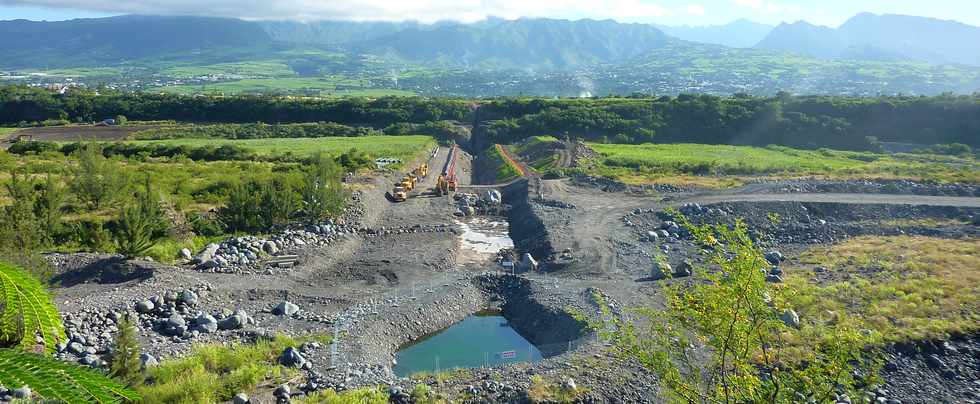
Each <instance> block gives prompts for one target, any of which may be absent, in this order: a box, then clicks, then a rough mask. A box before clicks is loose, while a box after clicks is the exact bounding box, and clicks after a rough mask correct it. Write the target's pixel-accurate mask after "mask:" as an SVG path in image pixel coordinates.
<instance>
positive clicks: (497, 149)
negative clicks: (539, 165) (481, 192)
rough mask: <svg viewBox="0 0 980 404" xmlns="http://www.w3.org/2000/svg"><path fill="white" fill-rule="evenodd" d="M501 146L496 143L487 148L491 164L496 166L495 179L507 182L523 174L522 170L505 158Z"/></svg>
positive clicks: (498, 181)
mask: <svg viewBox="0 0 980 404" xmlns="http://www.w3.org/2000/svg"><path fill="white" fill-rule="evenodd" d="M501 147H502V146H500V145H494V147H493V148H491V149H489V150H487V158H488V159H490V164H491V165H492V166H493V167H496V176H495V179H496V181H497V183H501V182H507V181H510V180H512V179H514V178H517V177H520V176H521V172H520V171H519V170H518V169H517V167H515V166H514V163H513V162H511V161H510V160H508V159H506V158H504V155H503V154H502V152H501V150H502V149H501Z"/></svg>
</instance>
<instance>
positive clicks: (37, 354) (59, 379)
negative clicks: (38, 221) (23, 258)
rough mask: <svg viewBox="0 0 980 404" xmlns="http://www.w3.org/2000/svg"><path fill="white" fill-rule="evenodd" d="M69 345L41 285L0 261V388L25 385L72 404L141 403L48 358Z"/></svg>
mask: <svg viewBox="0 0 980 404" xmlns="http://www.w3.org/2000/svg"><path fill="white" fill-rule="evenodd" d="M65 340H66V338H65V333H64V326H63V325H62V323H61V315H60V314H59V313H58V308H57V307H56V306H55V304H54V301H52V300H51V297H50V295H49V294H48V292H47V291H46V290H45V288H44V286H43V285H42V284H41V282H39V281H38V280H37V279H35V278H34V277H33V276H32V275H30V274H29V273H28V272H27V271H25V270H23V269H21V268H18V267H15V266H13V265H9V264H6V263H3V262H0V384H2V385H5V386H25V385H26V386H29V387H30V388H32V389H33V390H34V391H36V392H37V394H38V395H39V396H40V397H42V398H45V399H48V400H56V401H64V402H70V403H117V402H122V401H123V400H129V401H134V400H139V396H138V395H137V394H135V393H134V392H133V391H131V390H129V389H127V388H126V387H123V385H122V384H120V383H119V382H116V381H115V380H112V379H110V378H108V377H106V376H105V375H104V374H102V373H100V372H98V371H95V370H92V369H89V368H84V367H81V366H78V365H75V364H69V363H66V362H62V361H60V360H57V359H55V358H54V357H52V356H50V355H51V354H52V353H54V352H55V349H56V348H55V346H56V344H58V343H62V342H64V341H65Z"/></svg>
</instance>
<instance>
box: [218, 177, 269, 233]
mask: <svg viewBox="0 0 980 404" xmlns="http://www.w3.org/2000/svg"><path fill="white" fill-rule="evenodd" d="M261 191H262V184H261V183H259V182H258V181H257V180H255V179H250V180H248V181H246V182H243V183H239V184H235V185H234V186H232V188H231V190H230V191H229V193H228V201H227V202H225V205H224V206H222V207H221V208H220V209H218V220H219V221H220V222H221V223H223V224H224V225H225V227H226V228H227V229H228V231H230V232H237V231H252V230H260V229H262V227H263V225H264V224H263V222H262V215H261V211H260V201H261V196H262V195H261Z"/></svg>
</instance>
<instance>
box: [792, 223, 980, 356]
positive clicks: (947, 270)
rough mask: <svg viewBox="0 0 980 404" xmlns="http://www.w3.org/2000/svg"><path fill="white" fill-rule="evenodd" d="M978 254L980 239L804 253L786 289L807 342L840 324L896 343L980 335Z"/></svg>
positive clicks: (876, 243)
mask: <svg viewBox="0 0 980 404" xmlns="http://www.w3.org/2000/svg"><path fill="white" fill-rule="evenodd" d="M978 256H980V240H978V239H962V240H950V239H940V238H932V237H909V236H895V237H872V236H866V237H857V238H854V239H850V240H847V241H844V242H842V243H840V244H836V245H832V246H829V247H813V248H811V249H809V250H807V251H805V252H803V253H802V254H801V256H800V257H799V259H798V261H799V263H800V265H799V268H794V269H791V270H789V271H786V273H787V276H786V279H785V283H784V284H783V285H782V286H781V287H780V288H781V289H784V290H785V293H783V294H782V295H783V296H785V299H786V302H787V304H789V305H792V307H795V308H796V309H797V310H798V311H799V312H800V318H801V319H802V322H803V324H804V327H803V329H802V331H803V333H802V335H800V336H799V338H801V339H803V340H804V341H805V340H808V339H811V338H814V334H815V333H817V332H819V329H820V325H821V324H834V323H838V324H840V323H843V324H846V326H847V327H849V328H854V329H868V330H872V331H874V332H875V333H876V334H879V335H881V336H883V337H884V339H885V340H887V341H890V342H898V341H906V340H917V339H931V338H945V337H948V336H949V335H951V334H967V333H971V332H974V331H977V330H978V329H980V290H978V289H977V287H976V285H978V284H980V267H978V266H977V265H976V264H977V257H978ZM814 266H823V267H825V268H826V269H827V272H825V273H814V272H813V271H812V268H813V267H814ZM811 325H812V326H811ZM800 343H801V344H803V343H804V342H803V341H801V342H800Z"/></svg>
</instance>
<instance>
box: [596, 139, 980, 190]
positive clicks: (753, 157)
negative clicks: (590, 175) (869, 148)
mask: <svg viewBox="0 0 980 404" xmlns="http://www.w3.org/2000/svg"><path fill="white" fill-rule="evenodd" d="M590 146H591V147H592V148H593V149H595V150H596V151H597V152H599V153H600V154H601V155H602V158H601V159H599V161H598V162H597V163H598V164H597V165H596V166H595V168H594V173H595V174H599V175H603V176H607V177H611V178H615V179H619V180H622V181H624V182H627V183H650V182H672V181H673V182H677V181H678V180H679V179H683V177H681V178H676V176H685V175H686V176H699V177H715V179H717V180H727V181H716V182H711V181H703V180H702V181H699V182H695V183H698V184H700V185H709V186H710V185H717V186H723V185H725V184H726V183H727V184H731V185H736V184H739V183H740V176H752V175H769V176H784V177H789V176H815V177H828V178H909V179H926V180H938V181H944V182H964V183H971V184H977V183H980V171H978V170H977V167H978V166H977V162H976V160H975V159H974V158H973V157H972V156H970V157H951V156H938V155H919V154H894V155H888V154H880V153H870V152H848V151H836V150H828V149H820V150H796V149H791V148H788V147H781V146H769V147H766V148H759V147H751V146H724V145H702V144H645V145H609V144H590Z"/></svg>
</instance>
